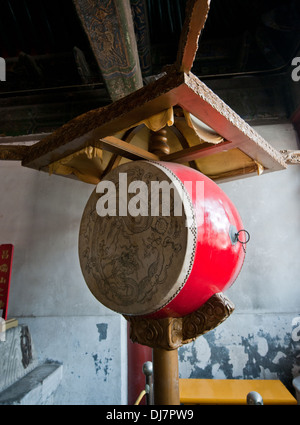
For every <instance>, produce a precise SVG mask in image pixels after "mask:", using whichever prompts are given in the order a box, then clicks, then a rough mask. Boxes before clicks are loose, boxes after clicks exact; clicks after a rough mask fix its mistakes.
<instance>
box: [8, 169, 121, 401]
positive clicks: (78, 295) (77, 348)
mask: <svg viewBox="0 0 300 425" xmlns="http://www.w3.org/2000/svg"><path fill="white" fill-rule="evenodd" d="M0 182H1V184H0V244H1V243H12V244H14V247H15V251H14V259H13V269H12V281H11V293H10V302H9V309H8V316H9V317H16V318H18V319H19V322H20V323H25V324H28V326H29V329H30V331H31V335H32V339H33V341H34V345H35V348H36V351H37V355H38V356H39V360H40V361H41V362H42V361H45V360H47V359H50V360H55V361H59V362H61V363H63V381H62V384H61V386H60V389H59V391H58V392H57V394H56V395H55V398H54V403H55V404H110V403H112V404H126V403H127V340H126V323H125V319H123V318H122V317H121V316H120V315H118V314H116V313H113V312H112V311H110V310H109V309H107V308H105V307H104V306H102V305H101V304H100V303H99V302H98V301H97V300H96V299H95V298H94V297H93V295H92V294H91V292H90V291H89V289H88V288H87V286H86V284H85V282H84V279H83V277H82V273H81V270H80V265H79V259H78V251H77V250H78V233H79V225H80V220H81V216H82V213H83V210H84V207H85V204H86V202H87V200H88V197H89V196H90V194H91V192H92V190H93V186H91V185H87V184H85V183H81V182H77V181H74V180H70V179H66V178H63V177H59V176H51V177H50V176H48V175H47V174H46V173H42V172H41V173H39V172H37V171H34V170H30V169H27V168H24V167H21V165H20V163H19V162H5V161H0ZM105 328H106V334H105V332H104V335H102V336H101V332H100V333H99V330H101V329H105ZM0 373H1V372H0Z"/></svg>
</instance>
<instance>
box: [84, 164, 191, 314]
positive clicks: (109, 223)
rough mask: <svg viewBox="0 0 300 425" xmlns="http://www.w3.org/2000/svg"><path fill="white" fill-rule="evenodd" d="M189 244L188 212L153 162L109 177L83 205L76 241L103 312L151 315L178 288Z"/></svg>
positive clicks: (174, 182) (179, 189)
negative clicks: (106, 310)
mask: <svg viewBox="0 0 300 425" xmlns="http://www.w3.org/2000/svg"><path fill="white" fill-rule="evenodd" d="M153 182H156V183H154V184H153ZM162 182H164V183H162ZM158 187H160V188H163V187H164V188H165V189H163V190H162V191H159V192H158V191H157V188H158ZM178 200H180V203H181V206H180V208H181V209H180V211H181V214H179V209H178V208H179V204H178ZM168 202H169V207H170V208H169V210H168V205H167V204H168ZM158 207H159V208H158ZM176 208H177V209H176ZM125 209H126V213H125ZM138 213H139V214H138ZM105 214H106V215H105ZM187 218H189V220H187ZM196 237H197V234H196V224H195V216H194V209H193V205H192V202H191V200H190V198H189V195H188V193H187V191H186V190H185V188H184V185H183V184H182V182H181V181H180V180H179V179H178V178H177V177H176V176H175V174H174V173H172V172H171V171H170V170H169V169H168V168H167V167H165V166H164V165H160V164H159V163H156V162H147V161H135V162H129V163H126V164H123V165H121V166H119V167H117V168H116V169H114V170H113V171H111V172H110V173H108V174H107V175H106V176H105V179H104V180H102V182H100V183H99V184H98V186H97V187H96V189H95V190H94V191H93V193H92V195H91V197H90V198H89V200H88V202H87V205H86V207H85V210H84V213H83V216H82V220H81V226H80V234H79V258H80V265H81V269H82V273H83V276H84V278H85V281H86V283H87V286H88V287H89V289H90V291H91V292H92V293H93V295H94V296H95V297H96V298H97V299H98V300H99V301H100V302H101V303H102V304H104V305H105V306H106V307H108V308H109V309H111V310H114V311H116V312H118V313H121V314H126V315H147V314H151V313H153V312H155V311H158V310H160V309H161V308H163V307H164V306H165V305H167V304H168V303H169V302H170V301H171V300H172V299H174V298H175V297H176V295H177V294H178V293H179V292H180V290H181V289H182V288H183V286H184V285H185V283H186V281H187V279H188V277H189V274H190V272H191V269H192V266H193V262H194V256H195V246H196Z"/></svg>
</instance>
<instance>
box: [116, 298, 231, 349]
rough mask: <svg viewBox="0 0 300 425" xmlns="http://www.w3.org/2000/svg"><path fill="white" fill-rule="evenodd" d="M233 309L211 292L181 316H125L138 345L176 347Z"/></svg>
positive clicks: (163, 347) (224, 318)
mask: <svg viewBox="0 0 300 425" xmlns="http://www.w3.org/2000/svg"><path fill="white" fill-rule="evenodd" d="M233 311H234V305H233V303H232V302H231V301H230V300H229V299H228V298H227V297H226V296H225V295H224V294H223V293H221V292H220V293H217V294H215V295H213V296H212V297H211V298H210V299H209V300H208V301H207V302H206V303H205V304H203V305H202V306H201V307H200V308H199V309H198V310H197V311H195V312H193V313H191V314H188V315H187V316H184V317H167V318H164V319H149V318H144V317H140V316H127V315H126V316H125V315H124V317H125V319H126V320H127V321H128V322H129V323H130V339H131V340H132V342H137V343H139V344H142V345H147V346H148V347H152V348H161V349H164V350H176V349H177V348H179V347H181V346H182V345H184V344H188V343H190V342H192V341H194V340H195V339H196V338H198V337H199V336H201V335H204V334H205V333H207V332H209V331H211V330H212V329H214V328H216V327H217V326H218V325H220V324H221V323H222V322H224V320H226V319H227V318H228V317H229V316H230V315H231V314H232V312H233Z"/></svg>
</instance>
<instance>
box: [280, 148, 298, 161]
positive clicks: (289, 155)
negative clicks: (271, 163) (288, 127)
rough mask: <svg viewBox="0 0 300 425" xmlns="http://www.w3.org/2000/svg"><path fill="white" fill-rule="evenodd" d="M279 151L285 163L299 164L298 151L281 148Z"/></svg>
mask: <svg viewBox="0 0 300 425" xmlns="http://www.w3.org/2000/svg"><path fill="white" fill-rule="evenodd" d="M280 153H281V154H282V156H283V158H284V160H285V162H286V164H300V151H293V150H281V151H280Z"/></svg>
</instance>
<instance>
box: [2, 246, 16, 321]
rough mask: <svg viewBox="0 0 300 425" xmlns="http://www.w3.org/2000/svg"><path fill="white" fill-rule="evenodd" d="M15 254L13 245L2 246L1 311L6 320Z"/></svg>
mask: <svg viewBox="0 0 300 425" xmlns="http://www.w3.org/2000/svg"><path fill="white" fill-rule="evenodd" d="M13 252H14V246H13V245H11V244H5V245H0V310H2V318H3V319H4V320H6V318H7V308H8V298H9V288H10V277H11V266H12V259H13Z"/></svg>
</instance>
